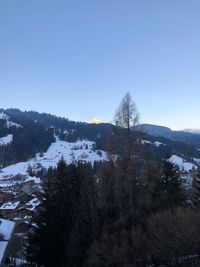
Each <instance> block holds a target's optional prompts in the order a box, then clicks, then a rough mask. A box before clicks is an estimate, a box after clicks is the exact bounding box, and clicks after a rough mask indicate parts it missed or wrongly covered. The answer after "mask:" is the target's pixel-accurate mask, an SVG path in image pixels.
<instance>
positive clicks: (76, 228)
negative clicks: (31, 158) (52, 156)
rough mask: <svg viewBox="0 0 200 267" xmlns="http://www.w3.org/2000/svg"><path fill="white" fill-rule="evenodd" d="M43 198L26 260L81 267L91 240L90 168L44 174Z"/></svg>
mask: <svg viewBox="0 0 200 267" xmlns="http://www.w3.org/2000/svg"><path fill="white" fill-rule="evenodd" d="M46 178H47V179H46V180H47V181H46V183H45V184H46V186H45V187H44V188H45V195H44V200H43V203H42V206H41V208H40V211H39V214H38V216H37V219H36V223H37V227H36V228H35V230H34V231H32V233H31V234H30V236H29V246H28V248H27V256H28V259H29V260H30V261H32V262H35V263H37V264H38V266H47V267H48V266H50V267H55V266H60V267H62V266H70V267H73V266H74V267H79V266H83V263H84V261H85V258H86V252H87V250H88V248H89V246H90V243H91V242H92V241H93V240H94V238H95V229H96V226H95V224H96V208H95V205H96V204H95V203H96V199H95V198H96V189H95V180H94V178H93V176H92V167H91V165H87V164H85V165H82V164H78V165H77V166H76V165H74V164H71V165H69V166H67V165H66V163H65V162H64V160H61V161H60V162H59V164H58V168H57V170H56V171H50V170H49V172H48V175H47V177H46Z"/></svg>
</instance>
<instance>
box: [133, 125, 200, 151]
mask: <svg viewBox="0 0 200 267" xmlns="http://www.w3.org/2000/svg"><path fill="white" fill-rule="evenodd" d="M133 130H135V131H139V132H143V133H147V134H148V135H152V136H156V137H164V138H168V139H170V140H173V141H179V142H183V143H187V144H190V145H195V146H198V147H200V134H196V133H193V132H192V133H191V132H188V131H187V132H186V131H172V130H171V129H170V128H168V127H164V126H158V125H154V124H139V125H136V126H135V127H134V128H133Z"/></svg>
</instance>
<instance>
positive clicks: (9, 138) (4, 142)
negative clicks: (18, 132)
mask: <svg viewBox="0 0 200 267" xmlns="http://www.w3.org/2000/svg"><path fill="white" fill-rule="evenodd" d="M12 140H13V135H12V134H8V135H7V136H4V137H1V138H0V146H3V145H8V144H10V143H11V142H12Z"/></svg>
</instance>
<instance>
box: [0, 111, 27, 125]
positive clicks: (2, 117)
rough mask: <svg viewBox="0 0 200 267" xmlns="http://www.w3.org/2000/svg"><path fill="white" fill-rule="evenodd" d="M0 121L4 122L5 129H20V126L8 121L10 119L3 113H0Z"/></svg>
mask: <svg viewBox="0 0 200 267" xmlns="http://www.w3.org/2000/svg"><path fill="white" fill-rule="evenodd" d="M0 120H6V127H7V128H10V127H15V128H19V127H22V126H21V125H20V124H18V123H15V122H13V121H10V117H9V116H8V115H7V114H5V113H3V112H0Z"/></svg>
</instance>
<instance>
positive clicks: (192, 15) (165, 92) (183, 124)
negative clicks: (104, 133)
mask: <svg viewBox="0 0 200 267" xmlns="http://www.w3.org/2000/svg"><path fill="white" fill-rule="evenodd" d="M199 14H200V1H199V0H84V1H83V0H70V1H68V0H17V1H16V0H1V1H0V106H1V107H3V108H8V107H18V108H20V109H22V110H25V109H26V110H36V111H39V112H41V111H42V112H43V111H44V112H48V113H52V114H55V115H59V116H64V117H68V118H69V119H73V120H78V121H90V120H91V119H92V118H93V117H97V118H98V119H101V120H103V121H105V122H110V121H111V120H112V118H113V115H114V112H115V109H116V108H117V106H118V104H119V102H120V100H121V98H122V97H123V96H124V95H125V93H126V92H127V91H129V92H130V93H131V95H132V97H133V99H134V100H135V102H136V104H137V106H138V109H139V111H140V114H141V122H145V123H155V124H160V125H166V126H169V127H172V128H173V129H179V128H187V127H195V128H200V15H199Z"/></svg>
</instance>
